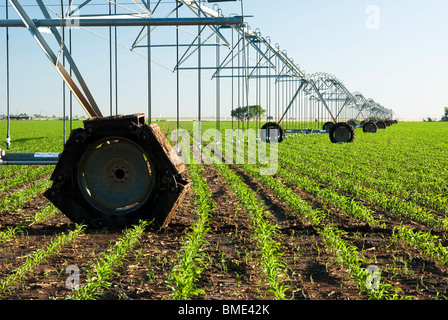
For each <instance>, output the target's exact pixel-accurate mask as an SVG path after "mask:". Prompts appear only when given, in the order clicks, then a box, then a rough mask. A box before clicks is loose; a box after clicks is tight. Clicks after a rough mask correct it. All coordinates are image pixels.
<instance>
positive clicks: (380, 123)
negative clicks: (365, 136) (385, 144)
mask: <svg viewBox="0 0 448 320" xmlns="http://www.w3.org/2000/svg"><path fill="white" fill-rule="evenodd" d="M376 126H377V127H378V129H386V127H387V126H386V123H385V122H384V121H382V120H380V121H377V122H376Z"/></svg>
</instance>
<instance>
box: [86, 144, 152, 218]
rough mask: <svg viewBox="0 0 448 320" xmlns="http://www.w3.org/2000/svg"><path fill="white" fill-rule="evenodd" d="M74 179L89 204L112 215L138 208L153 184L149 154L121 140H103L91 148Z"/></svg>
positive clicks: (149, 193) (146, 197)
mask: <svg viewBox="0 0 448 320" xmlns="http://www.w3.org/2000/svg"><path fill="white" fill-rule="evenodd" d="M77 179H78V186H79V190H80V191H81V194H82V195H83V196H84V198H85V199H86V200H87V201H88V202H89V203H90V205H92V206H93V207H94V208H95V209H97V210H100V211H102V212H106V213H110V214H115V215H122V214H127V213H129V212H132V211H134V210H136V209H138V208H139V207H141V206H142V205H143V203H145V202H146V200H147V199H148V198H149V196H150V195H151V192H152V189H153V186H154V183H155V175H154V170H153V166H152V164H151V161H150V159H149V157H148V155H147V154H146V153H145V152H144V150H143V149H142V148H141V147H140V146H138V145H137V144H136V143H134V142H132V141H130V140H127V139H123V138H108V139H104V140H102V141H99V142H97V143H95V145H94V146H92V147H90V148H89V149H88V150H87V151H86V152H85V153H84V155H83V157H82V158H81V160H80V163H79V166H78V174H77Z"/></svg>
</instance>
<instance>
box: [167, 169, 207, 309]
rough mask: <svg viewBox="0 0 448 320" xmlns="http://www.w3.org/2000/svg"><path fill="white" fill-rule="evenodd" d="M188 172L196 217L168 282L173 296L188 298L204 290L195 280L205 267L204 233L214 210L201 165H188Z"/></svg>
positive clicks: (178, 298)
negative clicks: (198, 286)
mask: <svg viewBox="0 0 448 320" xmlns="http://www.w3.org/2000/svg"><path fill="white" fill-rule="evenodd" d="M188 173H189V176H190V179H191V184H192V190H193V197H194V199H193V201H194V208H195V209H194V211H195V212H196V215H197V220H196V221H195V222H194V224H193V225H192V230H191V232H190V233H189V234H187V235H186V236H185V237H184V239H183V245H182V247H181V249H180V251H179V253H178V255H177V260H178V261H179V262H178V264H177V265H176V266H175V267H174V268H173V269H172V270H171V272H170V275H169V278H168V283H169V284H170V287H171V289H172V290H173V298H174V299H176V300H183V299H188V298H190V297H191V296H192V295H198V294H199V293H201V292H203V290H202V289H200V288H197V286H196V282H197V280H198V279H199V277H200V276H201V273H202V270H203V267H204V260H205V253H204V246H205V245H206V240H205V238H204V235H205V234H206V233H207V232H208V220H209V216H210V215H211V214H212V212H213V210H214V203H213V201H212V200H211V198H210V189H209V188H208V186H207V183H206V182H205V181H204V177H203V176H202V175H201V169H200V167H199V166H197V165H189V166H188Z"/></svg>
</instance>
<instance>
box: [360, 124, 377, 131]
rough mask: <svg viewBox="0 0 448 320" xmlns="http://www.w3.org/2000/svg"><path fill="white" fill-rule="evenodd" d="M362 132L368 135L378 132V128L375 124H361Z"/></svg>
mask: <svg viewBox="0 0 448 320" xmlns="http://www.w3.org/2000/svg"><path fill="white" fill-rule="evenodd" d="M362 131H363V132H368V133H376V132H377V131H378V127H377V126H376V124H375V122H373V121H368V122H366V123H364V124H363V126H362Z"/></svg>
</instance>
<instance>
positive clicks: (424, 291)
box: [0, 121, 448, 300]
mask: <svg viewBox="0 0 448 320" xmlns="http://www.w3.org/2000/svg"><path fill="white" fill-rule="evenodd" d="M214 125H215V123H214V122H207V123H204V124H203V126H202V129H203V130H206V129H208V128H211V127H213V126H214ZM80 126H82V123H81V122H77V123H75V126H74V127H75V128H76V127H80ZM160 126H161V128H163V129H164V130H167V134H168V137H169V136H170V135H169V129H172V128H174V125H173V123H168V122H161V123H160ZM181 126H182V128H185V129H187V130H189V131H190V133H191V132H192V128H193V126H192V123H191V122H181ZM5 128H6V123H5V122H4V121H1V122H0V132H6V129H5ZM226 128H231V123H230V122H221V125H220V129H221V131H222V132H224V130H225V129H226ZM61 131H62V122H61V121H16V122H12V130H11V132H12V138H13V139H12V147H13V149H12V150H11V152H37V151H40V152H60V151H62V148H63V146H62V144H63V139H62V136H61ZM447 133H448V123H398V124H396V125H393V126H391V127H388V128H387V129H385V130H379V131H378V133H376V134H366V133H363V132H362V129H357V130H356V140H355V142H354V143H350V144H332V143H330V141H329V139H328V135H319V136H312V137H311V136H306V137H303V136H302V137H300V138H294V139H289V138H288V139H286V140H285V141H284V142H283V143H281V144H280V145H279V150H278V168H277V170H276V172H275V174H273V175H262V174H260V165H259V164H244V163H241V164H208V165H204V164H202V165H198V164H189V165H188V177H187V178H188V179H189V180H190V181H191V183H192V188H191V193H190V194H189V196H188V197H187V200H186V201H185V202H184V203H183V204H182V205H181V206H180V207H179V209H178V210H177V214H176V216H175V218H174V219H173V220H172V222H171V223H170V224H169V226H168V227H167V228H166V229H163V230H154V229H153V228H151V225H150V224H148V223H144V222H142V223H140V224H139V225H136V226H134V227H133V228H129V229H128V230H125V231H124V230H105V229H100V230H90V229H85V228H83V226H77V225H74V224H72V223H71V222H70V221H69V220H68V219H67V218H66V217H65V216H64V215H62V214H61V213H60V212H59V211H58V210H56V209H55V208H54V207H53V206H52V205H51V204H50V203H49V202H48V201H47V200H46V199H45V198H44V197H43V196H42V192H43V191H45V190H46V189H47V188H48V187H49V186H50V185H51V182H50V181H49V179H48V178H49V176H50V174H51V172H52V170H53V168H54V167H53V166H4V167H0V190H1V195H0V298H1V299H156V300H160V299H163V300H169V299H206V300H208V299H299V300H302V299H310V300H317V299H319V300H346V299H351V300H365V299H416V300H429V299H446V297H447V296H448V292H447V288H448V278H447V271H448V267H447V262H448V240H447V229H448V216H447V214H448V185H447V181H448V157H447V155H448V154H447V150H448V140H447ZM203 142H204V143H205V144H210V142H209V141H203ZM193 144H194V143H193ZM4 147H5V146H4V143H3V142H2V144H1V145H0V148H2V149H4ZM227 154H228V153H227ZM77 272H79V277H76V276H77ZM78 279H79V283H78V282H77V280H78ZM78 284H79V288H78V289H77V290H73V289H72V287H73V286H74V285H78Z"/></svg>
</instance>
